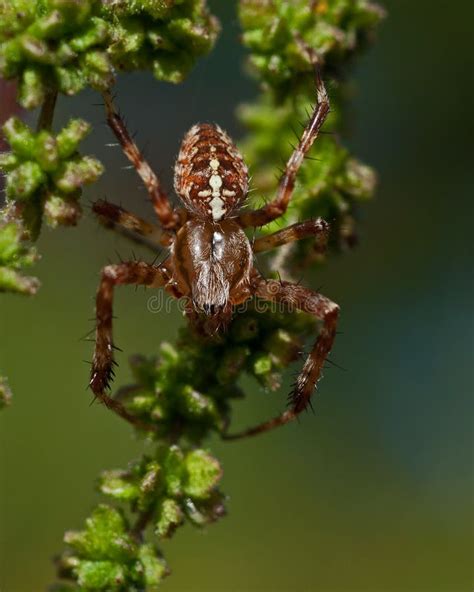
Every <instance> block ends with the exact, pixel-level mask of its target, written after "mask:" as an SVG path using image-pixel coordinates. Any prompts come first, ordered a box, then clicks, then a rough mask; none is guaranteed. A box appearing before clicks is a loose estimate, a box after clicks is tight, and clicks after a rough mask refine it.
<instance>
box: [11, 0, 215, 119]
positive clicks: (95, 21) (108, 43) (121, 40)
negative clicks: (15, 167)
mask: <svg viewBox="0 0 474 592" xmlns="http://www.w3.org/2000/svg"><path fill="white" fill-rule="evenodd" d="M218 28H219V27H218V22H217V21H216V19H215V18H213V17H212V16H210V15H209V13H208V12H207V9H206V5H205V2H204V0H153V1H152V0H103V1H100V0H0V75H1V76H3V77H4V78H17V79H18V80H19V100H20V103H21V104H22V105H23V106H24V107H26V108H33V107H37V106H38V105H40V104H41V103H42V102H43V101H44V99H45V96H46V95H47V93H48V92H51V91H55V90H58V91H60V92H62V93H64V94H66V95H74V94H76V93H77V92H79V91H80V90H82V89H83V88H84V87H85V86H87V85H90V86H92V87H93V88H95V89H97V90H105V89H106V88H109V87H110V86H111V85H112V83H113V81H114V71H115V70H116V69H119V70H135V69H144V68H146V69H152V71H153V73H154V75H155V76H156V78H158V79H160V80H168V81H170V82H179V81H181V80H182V79H183V77H184V76H185V75H186V74H187V73H188V71H189V70H190V68H191V67H192V65H193V64H194V62H195V60H196V59H197V58H198V57H199V56H200V55H202V54H204V53H207V52H208V51H209V50H210V49H211V48H212V45H213V43H214V41H215V39H216V36H217V33H218Z"/></svg>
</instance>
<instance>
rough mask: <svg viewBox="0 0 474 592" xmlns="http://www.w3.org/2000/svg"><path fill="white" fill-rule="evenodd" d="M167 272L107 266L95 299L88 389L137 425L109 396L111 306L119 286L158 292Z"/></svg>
mask: <svg viewBox="0 0 474 592" xmlns="http://www.w3.org/2000/svg"><path fill="white" fill-rule="evenodd" d="M167 279H168V276H167V272H166V270H165V269H164V268H163V267H154V266H153V265H149V264H148V263H143V262H140V261H138V262H135V261H128V262H125V263H120V264H117V265H107V266H106V267H104V268H103V269H102V277H101V281H100V284H99V288H98V290H97V296H96V338H95V350H94V357H93V360H92V368H91V375H90V382H89V386H90V387H91V389H92V392H93V393H94V394H95V396H96V397H98V398H99V399H100V400H101V401H102V402H103V403H104V404H105V405H106V406H107V407H109V408H110V409H112V410H113V411H115V412H116V413H117V414H118V415H120V416H121V417H123V418H124V419H126V420H127V421H129V422H130V423H134V424H137V423H138V422H137V420H136V419H135V418H134V417H133V416H132V415H130V414H129V413H128V412H127V411H126V409H125V408H124V407H123V405H122V404H121V403H120V402H119V401H116V400H115V399H113V398H112V397H110V396H109V395H107V394H106V392H105V391H106V390H107V389H108V387H109V385H110V381H111V379H112V378H113V375H114V369H113V367H114V365H115V364H116V362H115V361H114V344H113V338H112V318H113V314H112V306H113V295H114V288H115V287H116V286H121V285H126V284H135V285H142V286H149V287H151V288H157V287H161V286H163V285H164V284H165V283H166V282H167Z"/></svg>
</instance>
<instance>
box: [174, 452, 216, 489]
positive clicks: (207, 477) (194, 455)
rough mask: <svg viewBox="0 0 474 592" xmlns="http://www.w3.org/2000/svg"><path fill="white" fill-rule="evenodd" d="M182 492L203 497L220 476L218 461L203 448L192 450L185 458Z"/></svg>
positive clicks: (212, 487)
mask: <svg viewBox="0 0 474 592" xmlns="http://www.w3.org/2000/svg"><path fill="white" fill-rule="evenodd" d="M184 463H185V467H186V479H185V483H184V488H183V490H184V493H185V494H186V495H189V497H191V498H196V499H205V498H206V497H208V496H209V495H210V493H211V491H212V490H213V489H214V487H215V486H216V485H217V483H218V482H219V481H220V479H221V477H222V468H221V466H220V464H219V462H218V461H217V460H216V459H215V458H214V457H213V456H211V455H210V454H209V453H207V452H206V451H205V450H193V451H192V452H190V453H189V454H187V455H186V458H185V461H184Z"/></svg>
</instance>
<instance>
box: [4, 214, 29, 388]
mask: <svg viewBox="0 0 474 592" xmlns="http://www.w3.org/2000/svg"><path fill="white" fill-rule="evenodd" d="M37 259H38V255H37V253H36V250H35V249H34V248H33V247H29V246H28V245H27V243H26V242H25V241H24V240H23V236H22V232H21V229H20V228H19V226H18V225H17V224H15V223H14V222H5V221H3V222H0V292H16V293H18V294H28V295H32V294H36V292H37V290H38V288H39V281H38V280H37V279H36V278H34V277H26V276H24V275H22V273H21V269H22V268H23V267H29V266H31V265H32V264H33V263H34V262H35V261H36V260H37ZM1 388H2V387H1V382H0V391H1Z"/></svg>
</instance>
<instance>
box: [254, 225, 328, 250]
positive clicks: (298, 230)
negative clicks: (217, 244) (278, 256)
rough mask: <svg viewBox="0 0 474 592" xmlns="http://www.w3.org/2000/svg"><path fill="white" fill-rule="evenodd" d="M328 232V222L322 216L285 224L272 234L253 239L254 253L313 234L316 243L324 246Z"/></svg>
mask: <svg viewBox="0 0 474 592" xmlns="http://www.w3.org/2000/svg"><path fill="white" fill-rule="evenodd" d="M328 233H329V224H328V223H327V222H325V221H324V220H323V219H322V218H317V219H316V220H306V221H305V222H299V223H297V224H292V225H291V226H287V227H286V228H283V229H282V230H278V231H277V232H274V233H273V234H269V235H267V236H260V237H259V238H257V239H255V241H254V243H253V250H254V253H261V252H262V251H269V250H271V249H276V248H277V247H281V246H282V245H286V244H288V243H292V242H294V241H297V240H302V239H304V238H308V237H311V236H314V237H315V239H316V242H317V243H318V245H321V247H323V248H324V247H325V246H326V242H327V238H328Z"/></svg>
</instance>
